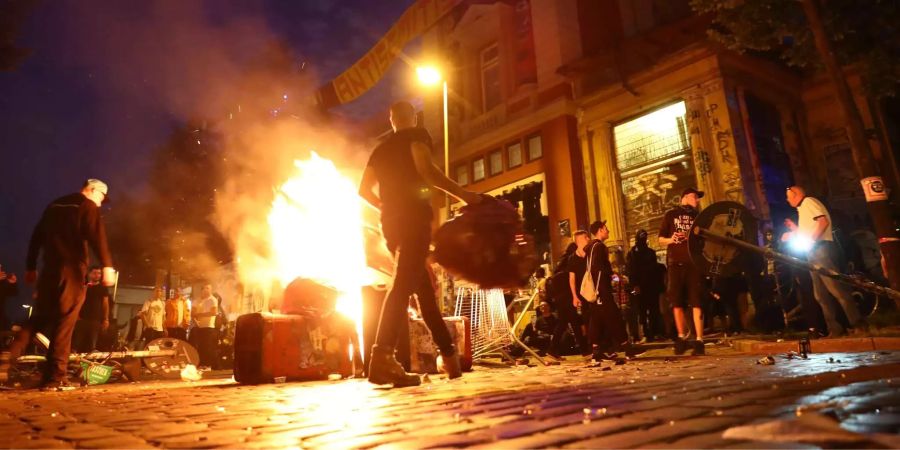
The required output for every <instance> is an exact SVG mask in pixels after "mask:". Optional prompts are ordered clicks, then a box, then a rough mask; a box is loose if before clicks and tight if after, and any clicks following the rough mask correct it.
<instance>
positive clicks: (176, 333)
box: [166, 327, 187, 341]
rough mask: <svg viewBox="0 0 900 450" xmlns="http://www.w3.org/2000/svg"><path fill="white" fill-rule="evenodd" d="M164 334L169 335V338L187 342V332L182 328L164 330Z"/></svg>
mask: <svg viewBox="0 0 900 450" xmlns="http://www.w3.org/2000/svg"><path fill="white" fill-rule="evenodd" d="M166 332H167V333H168V334H169V337H170V338H173V339H181V340H182V341H187V330H185V329H184V328H181V327H177V328H166Z"/></svg>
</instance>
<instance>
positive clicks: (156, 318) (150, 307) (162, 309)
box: [141, 298, 166, 331]
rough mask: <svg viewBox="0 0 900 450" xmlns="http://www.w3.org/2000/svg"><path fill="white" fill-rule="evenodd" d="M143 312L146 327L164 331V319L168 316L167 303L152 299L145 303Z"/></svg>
mask: <svg viewBox="0 0 900 450" xmlns="http://www.w3.org/2000/svg"><path fill="white" fill-rule="evenodd" d="M141 312H142V313H145V314H144V315H143V316H144V317H145V319H144V320H145V321H146V322H145V323H144V326H145V327H147V328H153V329H154V330H156V331H162V330H163V318H164V317H165V315H166V303H165V302H164V301H162V300H161V299H158V298H157V299H150V300H147V301H146V302H144V306H143V307H142V308H141Z"/></svg>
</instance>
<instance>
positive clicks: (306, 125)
mask: <svg viewBox="0 0 900 450" xmlns="http://www.w3.org/2000/svg"><path fill="white" fill-rule="evenodd" d="M63 7H65V8H66V9H67V10H68V11H67V14H65V16H66V19H65V20H61V21H60V23H59V24H58V25H59V26H60V27H63V28H64V29H65V34H67V35H69V36H71V37H72V40H71V46H70V47H69V49H68V51H67V52H66V53H65V54H63V55H61V58H62V62H63V63H65V64H67V65H71V66H72V67H73V68H78V69H79V70H84V71H87V72H89V73H90V77H92V79H95V84H94V86H96V95H97V96H98V97H100V98H101V99H102V101H103V103H104V107H103V108H101V112H100V114H98V117H97V120H100V121H104V122H106V123H109V124H110V125H109V128H108V133H107V135H106V136H105V137H104V139H105V140H106V141H107V146H109V147H113V148H120V149H121V148H128V146H129V145H144V146H149V147H151V148H152V147H156V146H157V145H158V143H159V130H160V129H161V128H162V129H166V128H170V127H171V126H172V124H173V123H174V124H176V130H175V131H174V133H173V134H172V136H171V137H170V140H169V142H168V143H167V144H165V145H162V146H161V147H156V149H155V150H153V151H152V155H153V156H152V157H150V158H146V159H145V160H144V161H140V160H139V159H136V158H135V156H134V152H130V151H120V152H117V153H115V154H110V155H108V157H109V158H112V159H117V160H119V162H120V164H118V165H119V166H121V167H125V168H127V169H126V170H123V172H122V173H119V174H117V175H116V176H115V177H114V179H113V184H114V185H115V184H118V185H120V186H121V185H127V184H134V180H139V179H142V178H144V177H146V176H147V174H148V173H149V174H150V181H149V185H148V187H149V188H148V189H146V190H145V191H146V192H144V193H143V194H141V195H135V196H131V197H130V199H131V200H130V203H129V204H126V205H120V204H114V206H113V208H114V209H113V212H112V214H111V215H113V216H116V215H117V216H118V217H111V219H112V220H111V224H110V228H111V234H114V235H116V236H117V238H116V240H118V241H119V245H113V247H114V251H116V249H117V248H118V249H119V250H118V252H119V253H120V254H121V253H124V252H133V253H134V254H126V255H122V256H121V257H117V259H118V260H123V259H128V258H131V259H134V265H135V266H139V265H142V264H143V265H144V269H147V267H146V266H148V265H149V266H152V269H165V264H166V262H165V261H161V260H160V258H161V257H156V258H155V259H154V257H151V256H149V255H150V254H151V253H153V251H152V249H150V250H148V248H151V247H153V246H161V247H163V248H164V249H165V250H166V251H164V252H162V254H168V255H169V257H170V258H174V261H172V264H171V265H172V267H173V271H179V270H180V271H183V272H185V273H184V274H182V275H184V276H185V278H194V279H200V278H205V279H215V280H223V279H227V278H228V277H227V276H223V275H222V273H223V269H222V267H223V266H226V265H228V264H229V263H233V264H232V267H233V270H235V271H236V272H235V273H236V274H237V279H236V280H234V281H235V282H241V283H243V284H245V285H253V286H265V285H267V284H275V283H276V277H275V275H274V270H273V267H272V264H273V261H272V254H271V242H270V235H269V231H268V230H269V227H268V223H267V214H268V211H269V209H270V207H271V205H272V201H273V198H274V195H275V190H276V189H277V187H278V186H280V185H281V184H282V183H284V182H285V181H286V180H287V179H288V178H289V177H290V176H292V174H293V171H294V170H295V167H294V164H293V162H294V160H297V159H305V158H308V157H309V155H310V153H311V152H312V151H315V152H317V153H318V154H319V155H321V156H323V157H324V158H327V159H330V160H332V161H334V162H335V164H336V165H337V167H338V168H339V169H340V170H341V171H342V173H343V174H345V175H347V176H348V177H350V178H351V179H352V180H354V181H357V180H358V178H359V176H360V174H361V169H362V166H363V164H364V163H365V158H366V155H367V153H368V149H369V143H368V142H363V141H362V140H361V139H359V138H357V137H355V136H352V135H351V134H350V132H349V131H348V126H347V125H346V124H344V123H342V122H341V121H340V120H338V119H336V118H334V117H326V116H323V115H321V114H320V113H319V112H318V111H316V110H315V109H314V108H313V107H312V106H311V98H312V94H313V92H314V89H315V88H316V87H317V86H318V85H319V82H320V80H319V79H318V77H317V76H316V74H314V73H313V72H312V71H311V70H310V68H309V67H308V66H306V65H305V63H304V62H303V61H304V58H303V57H302V55H297V54H295V53H294V52H293V51H292V50H291V49H290V47H289V46H287V45H285V44H283V43H282V42H280V41H279V39H278V38H277V36H276V33H273V32H272V31H271V30H270V29H269V27H268V25H267V22H266V20H265V19H264V13H263V7H262V6H261V5H260V4H257V3H253V2H250V3H248V4H246V5H243V6H235V5H226V4H224V3H222V2H218V1H215V2H206V1H200V0H195V1H190V0H188V1H169V0H156V1H142V2H113V3H111V4H105V5H104V6H103V7H102V8H101V7H97V8H85V7H83V3H81V2H70V3H64V4H63ZM218 8H245V9H246V11H242V13H241V14H217V13H216V11H217V10H218ZM148 143H149V144H148ZM322 195H328V193H327V192H323V193H322ZM111 239H112V236H111ZM320 239H323V240H328V239H340V237H339V236H321V237H320ZM139 241H141V242H139ZM223 247H224V248H225V250H227V251H223ZM310 257H311V258H315V257H317V255H310ZM226 271H227V270H226ZM223 283H224V282H223ZM222 294H223V296H224V297H226V301H227V300H228V297H229V295H228V294H226V293H224V292H223V293H222ZM232 295H233V293H232ZM266 295H269V294H268V293H267V294H266Z"/></svg>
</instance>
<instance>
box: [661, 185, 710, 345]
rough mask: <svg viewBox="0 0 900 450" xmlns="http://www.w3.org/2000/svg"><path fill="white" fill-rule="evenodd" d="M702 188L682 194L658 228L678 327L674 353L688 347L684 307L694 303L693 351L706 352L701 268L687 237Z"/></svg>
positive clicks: (671, 302)
mask: <svg viewBox="0 0 900 450" xmlns="http://www.w3.org/2000/svg"><path fill="white" fill-rule="evenodd" d="M701 198H703V191H698V190H696V189H694V188H687V189H685V190H684V192H682V193H681V205H680V206H678V207H677V208H675V209H672V210H670V211H668V212H667V213H666V215H665V217H663V221H662V225H661V226H660V228H659V244H660V245H663V246H666V263H667V266H668V282H667V283H666V284H667V285H666V296H667V297H668V298H669V303H670V304H671V305H672V313H673V315H674V316H675V326H676V327H677V328H678V336H677V337H676V338H675V354H677V355H681V354H684V352H685V350H686V349H687V342H686V341H685V338H687V336H688V330H689V329H690V328H689V327H688V324H687V319H686V318H685V317H684V308H685V307H686V306H687V305H690V306H691V309H692V310H693V318H694V330H695V331H696V333H697V340H696V341H695V342H694V354H695V355H702V354H704V347H703V308H702V303H701V302H702V299H703V290H704V288H703V278H702V277H701V275H700V271H698V270H697V268H696V267H694V264H693V263H692V262H691V255H690V251H689V250H688V241H687V237H688V234H689V233H690V231H691V227H692V226H693V225H694V219H695V218H696V217H697V208H698V206H699V204H700V199H701Z"/></svg>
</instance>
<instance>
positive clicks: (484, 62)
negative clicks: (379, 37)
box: [481, 44, 501, 112]
mask: <svg viewBox="0 0 900 450" xmlns="http://www.w3.org/2000/svg"><path fill="white" fill-rule="evenodd" d="M500 94H501V93H500V50H499V47H497V44H494V45H491V46H489V47H488V48H486V49H484V50H482V51H481V106H482V108H483V111H484V112H488V111H490V110H492V109H494V107H495V106H497V105H499V104H500V101H501V95H500Z"/></svg>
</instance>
